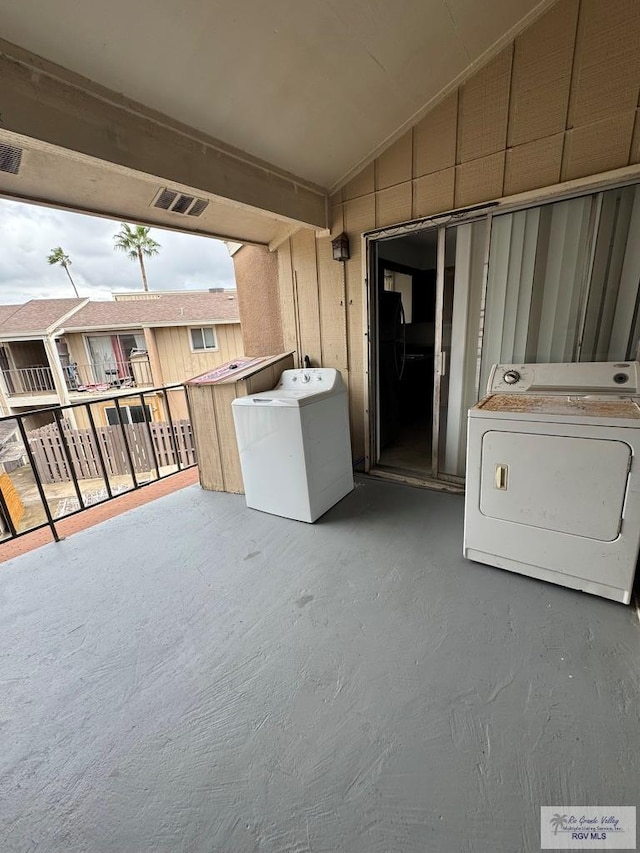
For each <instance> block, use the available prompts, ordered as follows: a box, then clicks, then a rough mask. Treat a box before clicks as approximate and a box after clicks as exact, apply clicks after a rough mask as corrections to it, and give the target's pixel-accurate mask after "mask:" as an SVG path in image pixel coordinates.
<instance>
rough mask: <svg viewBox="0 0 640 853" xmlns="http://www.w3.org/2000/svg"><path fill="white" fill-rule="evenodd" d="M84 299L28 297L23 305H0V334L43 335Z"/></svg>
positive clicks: (81, 303) (82, 302)
mask: <svg viewBox="0 0 640 853" xmlns="http://www.w3.org/2000/svg"><path fill="white" fill-rule="evenodd" d="M86 301H87V300H86V299H30V300H29V302H25V303H24V304H23V305H0V335H25V334H34V335H44V334H45V333H46V332H47V331H48V330H49V329H50V328H51V327H55V326H56V325H58V324H59V323H60V322H62V320H63V319H64V317H66V316H67V314H68V313H69V312H70V311H73V309H74V308H79V307H80V306H81V305H83V304H84V303H85V302H86Z"/></svg>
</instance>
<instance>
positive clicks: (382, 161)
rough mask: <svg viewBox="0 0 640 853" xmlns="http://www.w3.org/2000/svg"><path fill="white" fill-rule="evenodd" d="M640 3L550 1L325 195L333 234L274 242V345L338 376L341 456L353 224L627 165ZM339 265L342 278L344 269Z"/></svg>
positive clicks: (359, 366)
mask: <svg viewBox="0 0 640 853" xmlns="http://www.w3.org/2000/svg"><path fill="white" fill-rule="evenodd" d="M638 45H640V2H638V0H559V2H558V3H556V4H555V5H554V6H552V7H551V8H550V9H549V10H548V11H547V12H546V13H545V14H544V15H543V16H542V17H541V18H539V19H538V20H537V21H535V22H534V23H533V24H532V25H531V27H529V28H528V29H527V30H526V31H525V32H524V33H522V34H521V35H520V36H519V37H518V38H517V39H516V40H515V42H514V43H512V44H511V45H509V46H508V47H507V48H505V49H504V50H503V51H502V52H501V53H500V54H498V55H497V56H496V57H495V58H493V59H492V60H491V61H490V62H489V63H488V64H487V65H485V66H484V67H483V68H481V69H479V70H478V71H477V72H476V73H475V75H474V76H473V77H471V78H470V79H469V80H468V81H467V82H466V83H465V84H464V85H463V86H461V87H460V88H459V89H458V90H457V91H455V92H453V93H452V94H450V95H449V96H448V97H447V98H446V99H445V100H443V101H441V102H440V103H439V104H438V105H436V106H435V107H434V108H433V109H432V110H431V111H430V112H429V113H428V114H427V115H426V116H425V118H423V119H422V120H421V121H420V122H419V123H418V124H417V125H416V126H415V127H413V128H412V129H411V130H409V131H408V132H407V133H406V134H404V136H402V137H401V138H400V139H399V140H398V141H397V142H395V143H394V144H393V145H391V146H390V147H389V148H388V149H387V150H386V151H385V152H384V153H383V154H381V155H380V156H379V157H378V158H377V159H376V160H375V162H373V163H371V164H370V165H369V166H367V167H366V168H364V169H363V170H362V171H361V172H360V173H359V174H358V175H356V177H354V178H353V179H352V180H351V181H350V182H349V183H348V184H346V185H345V186H344V187H343V188H342V189H341V190H339V191H338V192H337V193H335V194H334V195H333V196H332V199H331V202H332V227H331V234H332V236H335V235H336V234H339V233H340V232H341V231H343V230H344V231H346V233H347V234H348V235H349V239H350V245H351V259H350V260H349V261H348V262H347V263H346V264H345V265H344V267H345V269H344V270H343V265H342V264H339V263H337V262H335V261H333V260H332V259H331V245H330V239H331V238H328V237H325V238H322V239H316V237H315V236H314V234H313V233H312V232H309V231H300V232H298V233H297V234H295V235H294V236H293V237H291V238H290V239H289V240H288V241H287V242H286V243H285V244H283V245H282V246H281V247H280V248H279V250H278V265H279V284H280V302H281V312H282V323H283V334H284V344H285V349H295V350H296V351H297V352H298V354H299V358H301V357H302V356H303V355H305V354H308V355H309V356H310V357H311V359H312V361H313V363H316V364H323V365H324V366H326V367H337V368H339V369H340V370H342V371H343V374H344V375H345V378H346V379H347V381H348V385H349V392H350V406H351V428H352V443H353V452H354V457H355V458H359V457H361V456H362V455H363V454H364V424H365V418H366V417H367V412H366V411H365V408H364V399H365V397H364V391H365V385H366V382H367V376H366V372H365V371H366V364H365V332H366V325H365V324H366V305H365V299H366V293H365V287H364V281H363V274H362V257H361V239H360V237H361V235H362V233H363V232H364V231H367V230H370V229H373V228H377V227H383V226H386V225H392V224H398V223H401V222H405V221H408V220H411V219H417V218H420V217H423V216H430V215H433V214H437V213H442V212H445V211H447V210H451V209H454V208H460V207H466V206H469V205H473V204H478V203H480V202H485V201H490V200H493V199H497V198H500V197H503V196H506V195H512V194H516V193H520V192H525V191H527V190H534V189H538V188H542V187H549V186H551V185H554V184H558V183H561V182H563V181H567V180H571V179H574V178H581V177H585V176H589V175H595V174H598V173H600V172H604V171H607V170H609V169H616V168H620V167H623V166H627V165H629V164H632V163H638V162H640V121H639V119H638V106H639V105H638V96H639V92H640V49H639V48H638ZM343 273H344V279H343Z"/></svg>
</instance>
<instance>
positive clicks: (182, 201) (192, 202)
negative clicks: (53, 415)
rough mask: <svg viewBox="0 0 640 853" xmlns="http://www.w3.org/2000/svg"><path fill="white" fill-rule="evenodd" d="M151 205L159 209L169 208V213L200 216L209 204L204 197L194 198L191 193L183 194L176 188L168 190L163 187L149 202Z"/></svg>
mask: <svg viewBox="0 0 640 853" xmlns="http://www.w3.org/2000/svg"><path fill="white" fill-rule="evenodd" d="M151 206H152V207H159V208H160V209H161V210H169V211H171V213H179V214H180V215H181V216H185V215H186V216H201V215H202V214H203V213H204V211H205V210H206V209H207V207H208V206H209V202H208V201H207V200H206V199H204V198H196V197H195V196H192V195H184V194H183V193H180V192H178V191H177V190H169V189H167V188H166V187H163V188H162V189H161V190H160V191H159V192H158V193H157V195H156V197H155V198H154V200H153V202H152V203H151Z"/></svg>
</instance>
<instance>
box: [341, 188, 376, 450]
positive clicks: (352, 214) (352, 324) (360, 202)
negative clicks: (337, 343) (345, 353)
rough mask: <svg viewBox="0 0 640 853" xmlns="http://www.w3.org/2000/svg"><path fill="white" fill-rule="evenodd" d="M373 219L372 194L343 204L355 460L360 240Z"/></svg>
mask: <svg viewBox="0 0 640 853" xmlns="http://www.w3.org/2000/svg"><path fill="white" fill-rule="evenodd" d="M374 222H375V197H374V196H373V195H368V196H364V197H363V198H360V199H354V200H353V201H348V202H347V203H346V204H345V229H346V231H347V233H348V234H349V238H350V245H351V258H350V259H349V260H348V261H347V264H346V267H347V269H346V276H347V326H348V346H349V377H348V378H349V409H350V416H351V446H352V450H353V455H354V458H355V459H359V458H360V457H361V456H363V455H364V452H365V429H364V426H365V425H364V418H365V416H366V413H365V387H366V383H367V381H368V371H367V368H366V364H367V358H366V350H365V347H366V337H365V334H366V287H365V282H364V276H363V273H362V269H363V267H362V239H361V235H362V233H363V232H364V231H368V230H370V229H371V228H373V225H374Z"/></svg>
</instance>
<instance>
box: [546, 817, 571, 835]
mask: <svg viewBox="0 0 640 853" xmlns="http://www.w3.org/2000/svg"><path fill="white" fill-rule="evenodd" d="M565 820H567V816H566V814H557V813H556V814H554V816H553V817H552V818H551V821H550V823H551V826H553V827H555V828H554V831H553V834H554V835H557V834H558V830H559V829H562V828H563V827H564V822H565Z"/></svg>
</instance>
